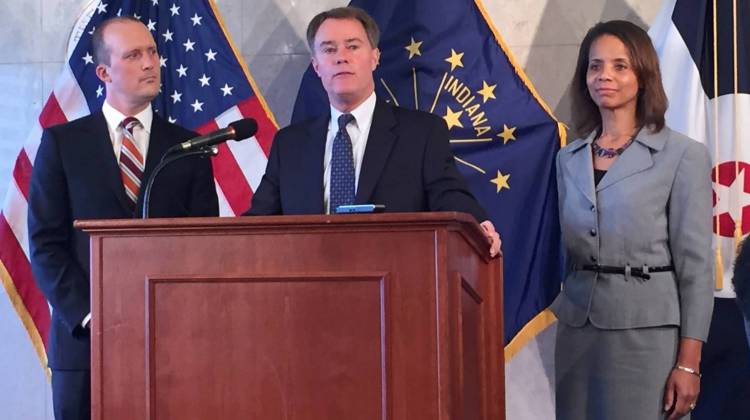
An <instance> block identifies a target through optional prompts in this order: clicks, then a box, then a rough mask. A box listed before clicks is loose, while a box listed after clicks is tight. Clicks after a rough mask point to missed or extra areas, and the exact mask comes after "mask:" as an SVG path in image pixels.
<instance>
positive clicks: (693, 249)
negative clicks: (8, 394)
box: [552, 21, 713, 420]
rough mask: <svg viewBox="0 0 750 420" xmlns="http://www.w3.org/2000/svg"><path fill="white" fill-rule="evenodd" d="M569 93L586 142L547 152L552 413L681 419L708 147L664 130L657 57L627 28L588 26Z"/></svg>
mask: <svg viewBox="0 0 750 420" xmlns="http://www.w3.org/2000/svg"><path fill="white" fill-rule="evenodd" d="M572 92H573V98H574V107H573V113H574V123H575V127H576V129H577V130H578V131H579V133H581V134H582V135H585V137H582V138H579V139H577V140H575V141H573V142H571V143H570V144H569V145H567V146H566V147H565V148H563V149H562V150H560V152H559V154H558V156H557V182H558V196H559V206H560V223H561V226H562V232H563V241H564V244H565V250H566V257H567V276H566V280H565V283H564V286H563V290H562V292H561V293H560V295H559V296H558V297H557V299H556V300H555V301H554V303H553V304H552V310H553V311H554V313H555V315H557V317H558V319H559V320H560V322H559V323H558V332H557V341H556V351H555V373H556V380H555V381H556V406H557V419H558V420H584V419H594V420H599V419H606V420H613V419H615V420H616V419H628V420H630V419H638V420H649V419H664V418H667V419H677V418H682V417H683V416H685V415H688V416H689V412H690V411H691V410H692V409H693V408H694V407H695V401H696V399H697V398H698V391H699V387H700V373H699V366H700V357H701V348H702V344H703V342H704V341H705V340H706V337H707V335H708V328H709V324H710V321H711V312H712V309H713V289H712V284H713V280H712V275H713V267H712V262H713V259H712V252H711V236H712V235H711V216H712V210H711V204H712V195H711V179H710V169H711V163H710V157H709V155H708V151H707V149H706V147H705V146H704V145H702V144H700V143H698V142H695V141H693V140H691V139H689V138H687V137H685V136H683V135H681V134H679V133H677V132H674V131H672V130H670V129H669V128H667V127H665V125H664V113H665V111H666V108H667V99H666V95H665V93H664V89H663V87H662V84H661V75H660V72H659V63H658V59H657V56H656V52H655V51H654V47H653V45H652V44H651V40H650V39H649V37H648V35H647V34H646V32H644V31H643V30H642V29H641V28H639V27H637V26H636V25H634V24H632V23H630V22H625V21H610V22H604V23H599V24H597V25H595V26H594V27H593V28H591V29H590V30H589V32H588V34H587V35H586V37H585V38H584V40H583V43H582V44H581V49H580V53H579V56H578V64H577V68H576V73H575V76H574V79H573V87H572Z"/></svg>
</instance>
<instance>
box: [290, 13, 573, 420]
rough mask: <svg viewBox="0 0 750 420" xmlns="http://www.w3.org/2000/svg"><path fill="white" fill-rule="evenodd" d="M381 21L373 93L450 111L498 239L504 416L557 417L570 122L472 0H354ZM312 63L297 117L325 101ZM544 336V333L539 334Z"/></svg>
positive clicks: (460, 157) (459, 153)
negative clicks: (563, 152) (562, 192)
mask: <svg viewBox="0 0 750 420" xmlns="http://www.w3.org/2000/svg"><path fill="white" fill-rule="evenodd" d="M351 5H352V6H357V7H361V8H362V9H364V10H366V11H367V12H368V13H370V15H371V16H373V18H374V19H375V20H376V21H377V23H378V26H379V27H380V30H381V33H382V37H381V40H380V45H379V48H380V50H381V58H380V64H379V66H378V69H377V70H376V72H375V82H376V85H377V87H376V91H377V95H378V96H379V97H381V98H384V99H385V100H387V101H389V102H391V103H393V104H395V105H399V106H402V107H408V108H416V109H419V110H423V111H428V112H432V113H434V114H436V115H439V116H441V117H443V118H444V119H445V121H446V123H447V126H448V129H449V132H450V136H451V143H452V146H453V151H454V153H455V157H456V162H457V164H458V166H459V169H460V170H461V171H462V173H463V174H464V175H465V176H466V178H467V180H468V181H469V183H470V186H471V189H472V192H473V193H474V195H475V196H476V197H477V198H478V199H479V200H480V202H481V203H482V204H483V206H484V207H485V209H486V210H487V211H488V213H489V214H490V217H491V219H492V222H493V223H494V224H495V226H496V227H497V230H498V231H499V232H500V236H501V238H502V240H503V244H504V246H503V256H504V265H505V273H504V277H505V297H504V305H505V341H506V343H507V346H506V349H505V355H506V372H507V374H506V378H507V379H506V390H507V392H506V404H507V413H508V415H507V416H508V418H512V419H525V418H528V419H539V418H545V419H548V418H554V396H553V395H552V389H553V378H552V369H551V364H550V363H551V356H552V353H551V350H552V347H551V344H552V338H553V337H551V336H550V335H551V334H550V332H551V331H553V330H554V328H548V327H549V326H550V325H551V324H552V323H553V321H554V317H553V316H552V315H551V313H549V311H547V310H546V308H547V306H548V305H549V304H550V303H551V302H552V300H553V298H554V297H555V296H556V295H557V293H558V291H559V290H560V280H561V261H560V260H561V256H560V232H559V227H558V218H557V189H556V184H555V174H554V159H555V154H556V152H557V150H559V145H560V142H561V137H563V136H564V129H563V128H562V126H561V125H560V124H558V122H557V121H556V119H555V118H554V116H553V115H552V113H551V112H550V110H549V109H548V107H547V106H546V105H545V104H544V102H543V101H542V100H541V99H540V98H539V96H538V95H537V93H536V92H535V91H534V88H533V86H532V85H531V83H530V82H529V81H528V79H527V78H526V77H525V75H524V73H523V71H522V69H521V68H520V67H519V66H518V65H517V64H516V63H515V61H514V60H513V58H512V56H511V55H510V53H509V51H508V49H507V48H506V47H505V45H504V44H503V42H502V40H501V39H500V36H499V34H498V32H497V31H496V30H495V28H494V27H493V26H492V24H491V22H490V20H489V19H488V17H487V15H486V13H485V11H484V9H483V7H482V5H481V4H480V3H479V2H478V1H477V2H474V1H471V0H440V1H436V0H409V1H406V0H401V1H396V0H381V1H374V0H355V1H353V2H352V3H351ZM328 109H329V107H328V105H327V98H326V95H325V92H324V91H323V89H322V86H321V84H320V81H319V79H318V78H317V76H316V75H315V73H314V72H313V71H312V70H311V69H308V71H307V73H306V74H305V76H304V78H303V81H302V86H301V88H300V92H299V95H298V98H297V103H296V106H295V112H294V116H293V120H294V121H295V122H296V121H301V120H303V119H307V118H310V117H313V116H315V115H320V114H321V113H325V112H328ZM538 340H542V341H543V342H542V343H540V342H539V341H538Z"/></svg>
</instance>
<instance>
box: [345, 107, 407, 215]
mask: <svg viewBox="0 0 750 420" xmlns="http://www.w3.org/2000/svg"><path fill="white" fill-rule="evenodd" d="M397 123H398V122H397V121H396V117H395V116H394V115H393V109H391V107H390V105H388V104H386V103H385V102H383V101H381V100H379V99H378V100H377V102H376V103H375V111H374V112H373V115H372V124H371V125H370V134H369V135H368V136H367V147H366V148H365V155H364V157H363V158H362V168H361V169H360V173H359V183H358V185H357V196H356V197H355V199H354V202H355V203H358V204H364V203H368V202H369V201H370V199H371V197H372V193H373V191H374V190H375V186H376V185H377V183H378V179H380V174H381V173H382V172H383V168H384V167H385V163H386V161H387V160H388V155H390V153H391V149H392V148H393V145H394V143H395V142H396V134H395V133H394V132H393V131H394V128H395V127H396V125H397ZM376 204H377V203H376Z"/></svg>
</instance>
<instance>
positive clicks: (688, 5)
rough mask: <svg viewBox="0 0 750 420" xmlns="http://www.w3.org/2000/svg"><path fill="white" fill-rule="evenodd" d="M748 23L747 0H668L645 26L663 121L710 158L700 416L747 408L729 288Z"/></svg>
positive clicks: (749, 106)
mask: <svg viewBox="0 0 750 420" xmlns="http://www.w3.org/2000/svg"><path fill="white" fill-rule="evenodd" d="M748 28H750V2H747V1H739V0H667V1H665V4H664V5H663V7H662V9H661V12H660V13H659V15H657V17H656V19H655V21H654V24H653V25H652V26H651V29H650V30H649V35H650V36H651V38H652V39H653V41H654V46H655V47H656V50H657V52H658V54H659V58H660V61H661V70H662V78H663V81H664V88H665V90H666V93H667V96H668V98H669V109H668V110H667V115H666V120H667V121H666V122H667V125H669V126H670V127H671V128H673V129H675V130H677V131H680V132H682V133H684V134H686V135H687V136H689V137H692V138H694V139H696V140H698V141H700V142H702V143H705V144H706V145H707V146H708V149H709V151H710V152H711V156H712V161H713V169H712V173H711V177H712V179H713V189H714V198H713V204H714V218H713V225H714V249H715V255H716V268H717V269H716V294H715V296H716V299H715V304H714V315H713V320H712V322H711V330H710V332H709V336H708V342H707V343H706V345H705V346H704V349H703V361H702V363H701V371H702V372H703V379H702V381H701V395H700V397H699V399H698V403H697V407H696V409H695V411H694V412H693V418H695V419H698V420H701V419H728V418H745V417H746V416H747V415H748V414H747V413H750V398H749V397H750V366H748V364H747V363H748V356H747V354H748V346H747V342H746V340H745V334H744V328H743V322H742V318H741V315H740V314H739V310H738V307H737V305H736V303H735V302H734V291H733V290H732V286H731V280H732V269H733V261H734V258H735V255H736V251H735V250H736V247H737V244H738V242H739V240H740V239H741V238H742V237H743V236H746V235H747V233H748V232H750V118H748V116H749V115H750V29H748ZM740 413H745V414H744V416H743V415H741V414H740Z"/></svg>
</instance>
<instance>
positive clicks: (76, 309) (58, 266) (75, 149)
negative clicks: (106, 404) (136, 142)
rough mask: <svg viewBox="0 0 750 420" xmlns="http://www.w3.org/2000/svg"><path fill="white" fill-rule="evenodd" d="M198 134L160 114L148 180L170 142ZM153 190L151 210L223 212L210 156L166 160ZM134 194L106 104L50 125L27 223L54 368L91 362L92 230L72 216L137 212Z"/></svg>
mask: <svg viewBox="0 0 750 420" xmlns="http://www.w3.org/2000/svg"><path fill="white" fill-rule="evenodd" d="M192 136H194V134H193V133H192V132H190V131H188V130H186V129H184V128H181V127H178V126H176V125H174V124H170V123H168V122H166V121H165V120H163V119H161V118H160V117H159V116H157V115H156V114H154V119H153V122H152V125H151V135H150V138H149V148H148V153H147V154H146V165H145V171H144V176H143V184H144V188H145V180H146V179H148V176H149V175H150V173H151V171H152V170H153V169H154V167H155V166H156V165H157V164H158V163H159V160H160V159H161V156H162V155H163V154H164V152H165V151H166V150H167V148H169V147H170V146H171V145H173V144H175V143H178V142H181V141H184V140H186V139H188V138H190V137H192ZM144 188H141V191H140V196H139V199H138V204H137V206H136V207H137V208H140V205H141V202H142V200H143V190H144ZM151 197H152V198H151V206H150V207H151V208H150V215H151V216H152V217H179V216H216V215H218V201H217V198H216V190H215V187H214V182H213V175H212V170H211V161H210V160H208V159H201V158H185V159H182V160H180V161H177V162H175V163H173V164H172V165H170V166H168V167H166V168H165V169H164V170H163V171H162V172H161V173H160V174H159V177H158V178H157V179H156V181H155V183H154V187H153V190H152V193H151ZM127 200H128V198H127V196H126V195H125V190H124V188H123V185H122V180H121V178H120V169H119V166H118V164H117V161H116V159H115V154H114V152H113V149H112V142H111V139H110V137H109V132H108V130H107V123H106V120H105V119H104V115H103V114H102V113H101V111H100V112H97V113H94V114H92V115H90V116H87V117H84V118H81V119H78V120H75V121H71V122H69V123H66V124H63V125H58V126H55V127H51V128H49V129H46V130H44V133H43V136H42V141H41V143H40V145H39V150H38V151H37V155H36V159H35V163H34V169H33V172H32V176H31V183H30V186H29V201H28V202H29V208H28V227H29V248H30V254H31V258H30V259H31V268H32V271H33V274H34V278H35V279H36V282H37V284H38V285H39V288H40V289H41V290H42V292H43V293H44V295H45V297H46V298H47V300H48V301H49V302H50V305H51V306H52V325H51V329H50V337H49V342H48V357H49V366H50V367H51V368H55V369H89V358H90V355H89V353H90V350H89V337H88V331H85V330H84V329H83V328H81V326H80V325H81V322H82V321H83V319H84V317H85V316H86V315H87V314H88V313H89V312H90V310H91V309H90V302H89V264H90V262H89V237H88V235H86V234H85V233H83V232H81V231H79V230H76V229H73V221H74V220H85V219H119V218H132V217H134V214H133V212H131V211H130V210H129V207H128V201H127ZM136 214H138V215H140V212H138V211H137V212H136ZM134 263H137V262H135V261H134Z"/></svg>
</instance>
